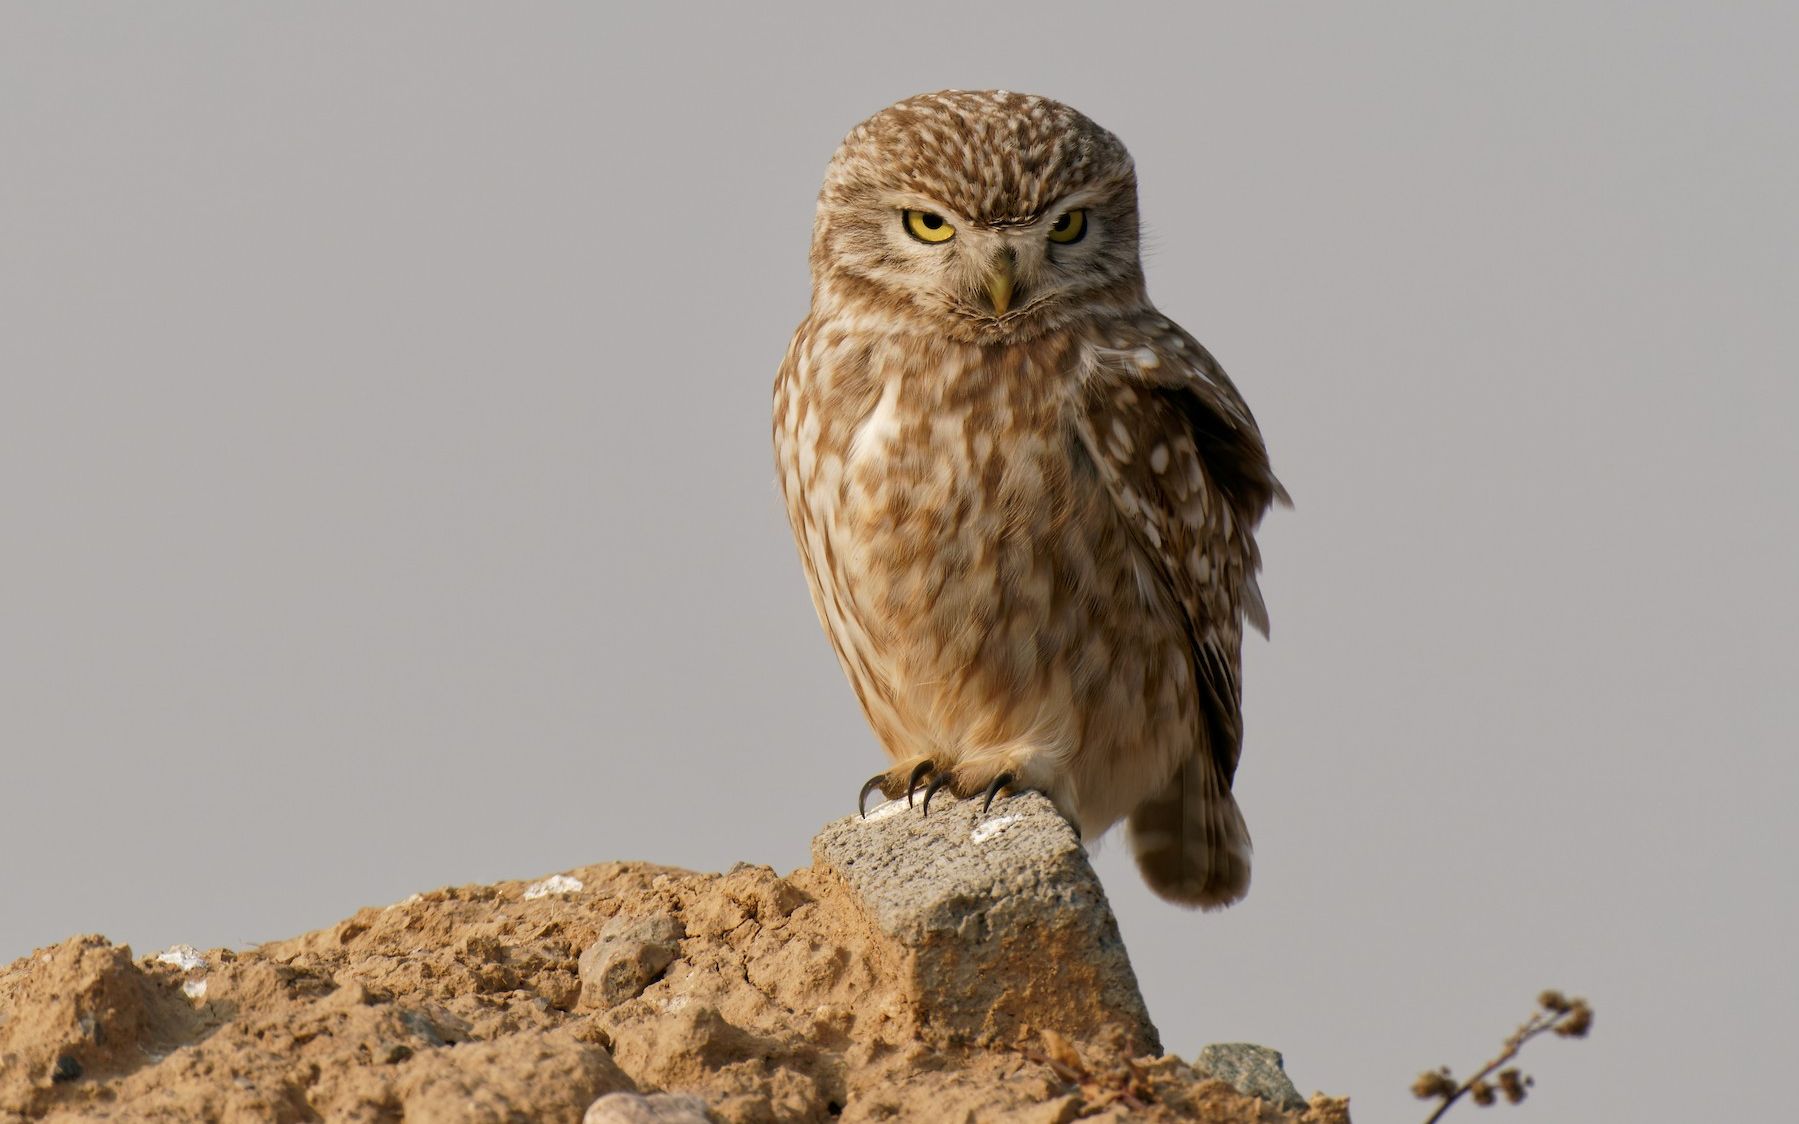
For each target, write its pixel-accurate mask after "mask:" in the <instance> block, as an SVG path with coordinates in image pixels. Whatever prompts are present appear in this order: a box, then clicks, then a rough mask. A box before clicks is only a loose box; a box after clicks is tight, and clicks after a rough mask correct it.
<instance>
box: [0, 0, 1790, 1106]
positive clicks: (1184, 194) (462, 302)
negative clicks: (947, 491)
mask: <svg viewBox="0 0 1799 1124" xmlns="http://www.w3.org/2000/svg"><path fill="white" fill-rule="evenodd" d="M1794 11H1795V9H1794V8H1793V6H1792V5H1790V4H1775V3H1770V4H1765V5H1749V4H1743V5H1731V4H1724V5H1709V4H1707V5H1700V4H1694V5H1690V6H1688V10H1686V11H1681V10H1678V9H1675V8H1672V7H1667V6H1661V5H1645V4H1640V3H1619V4H1615V5H1609V6H1595V5H1592V4H1587V5H1578V6H1569V5H1563V4H1555V5H1551V4H1537V5H1520V4H1497V3H1495V4H1490V5H1484V6H1479V5H1435V4H1424V3H1420V4H1416V5H1393V4H1357V5H1318V6H1307V7H1297V6H1288V5H1282V6H1278V7H1277V6H1274V5H1256V6H1253V7H1252V6H1249V5H1234V6H1228V7H1226V6H1208V7H1192V8H1179V9H1177V8H1175V7H1173V6H1169V7H1167V8H1161V7H1156V8H1149V7H1130V6H1122V7H1120V6H1111V7H1109V8H1108V9H1107V10H1105V11H1103V12H1102V11H1101V10H1100V9H1099V8H1098V7H1097V6H1095V7H1092V8H1087V7H1076V6H1072V5H1062V4H1049V3H1033V4H1029V5H1019V6H1014V7H1011V8H1005V9H1002V8H1001V7H998V6H994V5H979V6H976V5H964V4H954V5H940V4H936V5H934V4H927V3H908V4H905V5H900V6H898V7H895V6H891V5H883V6H879V7H869V8H866V9H844V8H841V7H838V6H836V5H829V6H826V5H820V6H817V7H812V8H800V7H791V6H784V7H767V6H756V8H755V10H753V11H752V10H751V9H750V8H749V6H744V7H742V8H736V7H733V8H732V9H729V10H727V9H724V8H720V9H717V10H714V11H711V12H707V13H702V12H699V11H697V10H692V9H688V10H676V9H674V8H673V7H664V8H663V9H661V10H658V11H656V12H654V13H652V12H649V11H647V10H646V11H642V12H637V13H628V12H623V11H619V10H616V9H613V8H610V7H602V6H600V5H597V4H596V5H583V6H575V5H535V4H525V5H511V4H508V5H499V4H494V5H485V6H470V5H462V4H445V3H430V4H422V3H421V4H408V5H393V4H384V5H378V6H377V5H365V4H338V5H330V4H308V5H265V4H248V3H230V4H225V3H220V4H204V5H203V4H157V5H138V4H132V5H127V4H118V5H88V4H75V3H57V4H35V5H27V4H9V5H7V6H5V7H4V8H0V379H3V380H4V382H3V386H0V519H3V527H4V537H3V539H0V551H3V552H4V553H3V555H0V565H3V581H0V754H3V765H4V769H3V774H0V775H3V777H4V785H5V787H4V795H3V805H0V806H3V811H4V816H3V819H0V854H3V855H4V856H5V858H4V861H3V865H0V957H12V956H16V955H21V954H23V953H25V952H27V951H28V950H30V949H31V948H32V947H33V946H35V945H42V944H48V943H51V942H54V941H56V940H59V939H61V938H63V937H65V936H68V935H70V934H72V933H76V932H81V931H89V930H99V931H104V932H105V933H107V934H108V935H110V936H111V937H113V938H114V939H117V940H122V941H129V942H131V943H132V944H133V945H134V946H135V947H136V948H137V950H138V951H140V952H148V951H153V950H155V949H157V948H160V947H162V946H165V945H168V944H170V943H172V942H176V941H183V942H188V943H192V944H197V945H202V946H206V945H221V944H225V945H229V944H244V943H250V942H255V941H260V940H266V939H273V938H277V937H282V936H287V935H291V934H294V933H297V932H299V931H302V930H304V929H307V928H311V927H315V926H321V925H327V924H330V923H331V922H333V921H335V920H336V919H338V918H339V917H341V916H343V915H346V914H348V913H349V912H350V911H352V910H354V909H355V908H357V907H359V906H362V905H366V904H379V903H383V902H388V901H392V900H395V899H398V898H402V897H404V896H406V895H407V894H409V893H411V892H413V891H415V890H421V889H426V888H429V887H432V886H434V885H439V884H444V883H457V882H471V881H483V880H492V879H500V878H512V877H529V876H538V875H542V874H545V873H548V872H551V871H555V870H559V869H564V868H567V867H570V866H574V865H577V864H582V863H587V862H593V861H599V860H605V859H614V858H643V859H651V860H656V861H660V862H666V863H673V864H680V865H687V866H692V867H696V868H706V869H717V868H722V867H727V866H729V865H730V864H731V863H732V862H734V861H736V860H739V859H746V860H751V861H755V862H764V863H770V864H773V865H774V866H775V867H777V868H779V869H787V868H790V867H794V866H799V865H803V864H804V863H805V862H806V861H807V844H808V840H809V839H810V837H811V835H812V833H813V831H814V830H815V829H816V828H817V826H818V825H820V824H821V823H822V822H824V821H825V820H826V819H828V818H831V817H835V816H838V815H841V814H843V813H844V812H845V811H846V810H848V809H849V807H850V805H851V803H852V799H853V796H854V792H855V788H856V786H857V784H858V783H859V782H860V781H861V780H862V779H863V778H864V777H865V776H867V775H868V774H869V773H870V772H872V771H873V770H874V769H875V768H876V767H877V766H878V765H879V764H880V762H881V760H882V758H881V755H880V753H879V750H878V749H877V747H876V745H875V743H874V741H873V739H872V737H871V736H870V735H869V734H868V732H867V731H866V730H865V728H864V726H863V723H862V721H861V718H860V715H859V713H858V712H857V710H856V708H855V705H854V702H853V700H852V697H851V694H850V692H849V690H848V689H847V687H846V686H845V685H844V684H843V683H842V682H841V680H840V676H839V672H838V669H837V666H836V664H835V661H834V660H833V659H832V657H831V655H830V653H829V650H828V648H827V646H826V644H825V642H824V640H823V638H822V637H821V636H820V634H819V631H818V626H817V624H816V622H815V620H814V618H813V614H812V609H811V606H810V604H809V603H808V601H807V598H806V595H805V592H804V587H803V584H802V581H801V578H800V572H799V568H798V565H797V563H796V561H795V558H794V556H793V548H792V546H791V544H790V541H789V537H788V531H787V527H786V525H785V521H784V518H783V516H782V513H781V510H780V507H779V505H778V502H777V500H776V496H775V490H774V483H773V470H772V466H771V457H770V451H769V440H768V423H767V418H768V407H769V386H770V382H771V379H772V377H773V374H774V370H775V366H776V364H777V362H778V361H779V358H780V355H781V352H782V349H783V347H784V346H785V344H786V340H787V336H788V333H789V332H790V331H791V330H792V328H793V326H794V324H795V323H796V322H797V321H798V320H799V318H800V317H801V315H802V314H803V312H804V310H805V305H806V299H807V273H806V261H805V251H806V241H807V236H808V229H809V226H810V223H811V219H812V205H813V196H814V192H815V191H816V188H817V184H818V180H819V177H820V175H821V173H822V171H823V169H824V166H825V162H826V160H827V159H828V158H829V157H830V154H831V151H832V149H833V148H834V147H835V145H836V143H837V141H838V139H839V138H840V137H841V136H842V135H843V134H844V133H845V132H846V131H847V130H848V129H849V128H850V127H851V126H852V125H854V124H855V122H856V121H857V120H859V119H860V118H862V117H863V116H865V115H867V114H869V113H871V112H873V111H874V110H877V109H879V108H880V107H881V106H883V105H885V104H887V103H888V102H891V101H894V100H896V99H898V98H900V97H902V96H905V95H908V94H911V93H914V92H917V91H921V90H929V89H934V88H939V87H944V86H1003V87H1007V88H1012V89H1022V90H1029V91H1034V92H1040V93H1045V94H1050V95H1053V96H1055V97H1058V98H1061V99H1064V100H1066V101H1069V102H1071V103H1072V104H1074V105H1076V106H1079V107H1080V108H1082V109H1083V110H1085V111H1086V112H1088V113H1089V114H1090V115H1092V116H1093V117H1095V118H1096V119H1097V120H1099V121H1100V122H1102V123H1103V124H1105V125H1107V126H1108V127H1110V128H1111V129H1113V130H1114V131H1116V132H1117V133H1118V134H1119V135H1120V136H1121V137H1122V138H1123V139H1124V140H1125V142H1126V143H1127V144H1128V145H1129V146H1130V148H1131V149H1132V151H1133V152H1134V153H1135V155H1136V158H1137V163H1138V168H1139V171H1140V174H1141V178H1142V184H1143V191H1142V198H1143V210H1144V214H1145V217H1146V220H1147V224H1148V229H1149V236H1150V241H1149V249H1150V254H1151V256H1150V257H1149V275H1150V282H1151V288H1152V292H1153V295H1154V296H1155V298H1156V300H1157V301H1158V303H1159V304H1160V305H1161V307H1162V308H1163V309H1164V310H1165V311H1166V312H1167V313H1168V314H1170V315H1171V316H1173V317H1175V318H1177V319H1178V320H1180V321H1181V322H1182V323H1183V324H1185V325H1186V326H1187V327H1188V328H1190V329H1192V330H1193V331H1194V332H1195V333H1196V334H1197V335H1199V337H1200V338H1201V339H1203V340H1205V341H1206V342H1207V343H1208V344H1209V345H1210V346H1211V347H1212V348H1213V349H1214V350H1215V351H1216V352H1217V354H1218V355H1219V356H1220V358H1221V359H1222V360H1223V361H1224V363H1225V364H1226V366H1227V367H1228V368H1229V369H1230V371H1231V372H1232V374H1233V375H1234V376H1235V377H1236V379H1237V381H1238V382H1239V384H1240V385H1241V386H1242V387H1243V389H1244V391H1245V393H1246V394H1247V396H1248V398H1249V400H1250V402H1251V403H1252V404H1253V406H1254V408H1255V410H1256V412H1257V414H1258V416H1259V417H1260V419H1261V421H1262V423H1263V428H1264V429H1265V431H1266V434H1267V438H1268V442H1269V445H1270V447H1271V449H1272V451H1273V455H1274V458H1275V463H1276V466H1277V468H1278V469H1279V471H1280V474H1281V476H1282V478H1283V479H1284V480H1285V481H1286V483H1287V484H1288V486H1289V487H1290V488H1291V489H1292V492H1293V495H1294V497H1295V499H1296V501H1297V507H1296V508H1295V509H1294V510H1293V511H1291V512H1278V513H1276V514H1275V515H1274V516H1272V517H1271V518H1270V520H1269V521H1268V523H1267V524H1266V527H1265V530H1264V535H1263V539H1262V541H1263V544H1264V548H1265V553H1266V556H1267V573H1266V577H1265V581H1264V588H1265V589H1266V591H1267V594H1268V600H1269V604H1270V606H1271V609H1272V612H1273V617H1274V642H1273V643H1272V644H1264V643H1263V642H1261V641H1260V640H1259V639H1256V640H1254V641H1252V642H1251V644H1250V645H1249V648H1248V651H1247V657H1246V658H1247V671H1246V675H1247V708H1248V717H1247V722H1248V744H1247V748H1246V752H1245V756H1244V761H1243V767H1242V771H1241V773H1240V774H1239V777H1238V791H1239V792H1240V794H1241V799H1242V803H1243V806H1244V808H1245V809H1246V811H1247V814H1248V817H1249V822H1250V825H1251V828H1252V830H1253V831H1254V834H1255V838H1256V844H1257V852H1256V873H1255V886H1254V889H1253V891H1252V893H1251V895H1250V897H1249V899H1248V901H1247V902H1245V903H1244V904H1242V905H1240V906H1238V907H1236V908H1234V909H1232V910H1230V911H1228V912H1226V913H1223V914H1217V915H1199V914H1191V913H1185V912H1182V911H1179V910H1177V909H1174V908H1172V907H1169V906H1166V905H1164V904H1162V903H1160V902H1158V901H1156V900H1155V899H1153V898H1152V897H1151V896H1150V895H1149V894H1148V893H1147V892H1146V891H1145V890H1144V889H1143V887H1142V886H1141V884H1140V883H1139V882H1138V880H1137V878H1136V876H1135V874H1134V872H1133V871H1132V869H1131V867H1130V863H1129V859H1128V856H1127V855H1126V853H1125V848H1124V847H1123V846H1122V845H1121V844H1120V843H1119V842H1118V841H1117V840H1112V841H1109V843H1108V845H1107V846H1104V847H1102V848H1101V849H1100V852H1099V854H1098V858H1097V862H1098V865H1099V868H1100V870H1101V873H1102V875H1103V877H1104V879H1105V882H1106V885H1107V888H1108V891H1109V892H1110V894H1111V896H1112V900H1113V902H1114V904H1115V906H1116V907H1117V910H1118V912H1119V916H1120V920H1121V923H1122V925H1123V928H1124V933H1125V937H1126V940H1127V942H1128V944H1129V947H1130V950H1131V952H1132V955H1133V957H1134V959H1135V962H1136V965H1137V970H1138V972H1139V974H1140V977H1141V979H1142V982H1143V986H1144V990H1145V992H1146V994H1147V996H1148V999H1149V1003H1150V1007H1151V1010H1152V1011H1153V1013H1154V1014H1155V1016H1156V1018H1157V1020H1158V1022H1159V1023H1160V1025H1161V1028H1162V1031H1163V1036H1164V1039H1165V1041H1166V1042H1167V1044H1168V1046H1169V1047H1170V1048H1171V1049H1173V1050H1176V1051H1179V1052H1181V1053H1184V1054H1187V1055H1191V1054H1192V1053H1193V1052H1194V1051H1196V1050H1197V1049H1198V1048H1199V1046H1201V1045H1202V1044H1203V1043H1205V1042H1208V1041H1216V1040H1236V1039H1248V1040H1253V1041H1259V1042H1265V1043H1268V1044H1271V1045H1274V1046H1277V1047H1279V1048H1281V1049H1283V1050H1284V1051H1285V1052H1286V1054H1287V1059H1288V1066H1289V1069H1290V1070H1291V1072H1292V1073H1293V1075H1294V1076H1295V1078H1296V1079H1297V1081H1298V1083H1299V1084H1300V1086H1301V1088H1302V1089H1304V1090H1307V1091H1309V1090H1311V1089H1315V1088H1322V1089H1326V1090H1330V1091H1334V1092H1339V1093H1348V1094H1351V1095H1352V1096H1353V1097H1354V1105H1355V1108H1356V1109H1357V1117H1358V1119H1359V1120H1361V1121H1364V1122H1375V1121H1384V1120H1405V1119H1417V1118H1421V1117H1422V1116H1423V1115H1424V1113H1423V1110H1422V1106H1419V1105H1417V1104H1416V1103H1414V1102H1412V1101H1411V1100H1410V1098H1409V1095H1408V1094H1407V1093H1406V1086H1407V1085H1408V1083H1409V1082H1410V1081H1411V1079H1412V1077H1413V1076H1414V1075H1415V1074H1416V1073H1417V1071H1419V1070H1420V1069H1422V1068H1425V1067H1426V1066H1429V1065H1434V1064H1438V1063H1442V1062H1452V1063H1455V1064H1456V1065H1457V1067H1458V1068H1461V1069H1464V1070H1465V1069H1466V1068H1468V1067H1469V1066H1470V1065H1471V1064H1472V1063H1475V1062H1477V1061H1479V1060H1480V1059H1482V1058H1484V1057H1485V1056H1487V1054H1488V1053H1490V1051H1491V1048H1492V1047H1493V1046H1495V1045H1496V1044H1497V1042H1498V1040H1499V1038H1500V1037H1501V1036H1502V1035H1503V1034H1504V1033H1505V1032H1506V1031H1507V1030H1509V1029H1510V1028H1511V1027H1512V1026H1513V1025H1514V1024H1515V1022H1516V1021H1517V1020H1519V1019H1520V1018H1522V1017H1523V1015H1524V1014H1525V1013H1526V1010H1527V1008H1528V1007H1529V1004H1530V1002H1531V1000H1532V997H1533V996H1534V995H1535V994H1536V992H1537V990H1538V989H1539V988H1540V987H1543V986H1545V985H1550V984H1554V985H1559V986H1561V987H1565V988H1567V989H1569V990H1571V991H1573V992H1575V993H1579V994H1585V995H1587V996H1589V997H1591V999H1592V1000H1593V1001H1594V1003H1595V1005H1596V1007H1597V1009H1598V1021H1597V1026H1596V1028H1595V1031H1594V1035H1593V1037H1592V1038H1591V1039H1590V1040H1588V1041H1586V1042H1580V1043H1566V1042H1560V1041H1553V1040H1552V1041H1549V1042H1547V1043H1543V1044H1541V1045H1539V1046H1537V1047H1536V1048H1534V1049H1533V1050H1532V1051H1531V1053H1530V1054H1529V1056H1528V1058H1527V1066H1526V1068H1527V1069H1529V1070H1530V1071H1531V1072H1533V1073H1535V1074H1536V1075H1537V1077H1538V1079H1539V1086H1538V1089H1537V1091H1536V1094H1535V1095H1534V1097H1533V1099H1532V1101H1531V1102H1530V1103H1529V1104H1527V1105H1526V1106H1524V1108H1523V1109H1513V1110H1506V1109H1500V1110H1496V1111H1498V1112H1501V1113H1503V1114H1504V1115H1506V1116H1507V1117H1508V1118H1514V1119H1518V1120H1542V1121H1595V1120H1631V1121H1691V1120H1698V1119H1720V1120H1721V1119H1744V1118H1749V1117H1752V1116H1758V1115H1759V1116H1762V1117H1763V1118H1770V1117H1772V1116H1777V1115H1780V1113H1778V1112H1776V1111H1775V1110H1774V1108H1773V1106H1775V1105H1776V1104H1790V1101H1788V1100H1786V1098H1787V1097H1788V1093H1787V1092H1786V1090H1785V1087H1784V1086H1785V1084H1786V1080H1785V1076H1784V1075H1785V1074H1787V1073H1788V1072H1789V1070H1788V1066H1789V1064H1790V1061H1791V1055H1790V1050H1791V1047H1792V1044H1793V1031H1792V1026H1793V1012H1794V1011H1795V1009H1799V973H1796V971H1795V967H1794V959H1795V958H1794V945H1795V937H1796V935H1799V934H1796V933H1795V925H1794V921H1795V913H1796V910H1795V902H1794V883H1795V880H1796V877H1795V876H1796V867H1799V859H1796V855H1799V829H1796V828H1795V817H1794V815H1793V803H1794V799H1795V796H1796V795H1799V792H1796V789H1799V786H1796V785H1795V780H1796V778H1799V766H1796V765H1795V752H1794V748H1795V747H1794V738H1793V730H1794V728H1795V725H1796V722H1799V709H1796V707H1795V702H1794V691H1793V684H1792V680H1793V678H1794V675H1793V672H1794V670H1795V664H1796V662H1799V661H1796V660H1795V658H1794V654H1793V645H1792V639H1791V638H1792V636H1793V634H1794V632H1795V630H1796V628H1799V597H1796V596H1795V589H1794V585H1795V574H1796V573H1799V522H1796V519H1795V516H1796V515H1799V510H1796V506H1799V505H1796V504H1795V501H1794V488H1795V484H1796V483H1799V456H1796V455H1795V439H1794V434H1793V424H1794V423H1793V417H1794V412H1795V410H1796V409H1799V391H1796V389H1795V382H1796V381H1799V380H1796V377H1795V372H1794V363H1793V356H1794V353H1795V345H1796V344H1799V338H1796V336H1799V333H1796V331H1795V320H1796V319H1799V317H1796V310H1799V266H1796V262H1799V238H1796V237H1795V205H1794V201H1795V199H1799V146H1796V145H1795V143H1794V132H1793V130H1794V120H1793V117H1794V106H1795V105H1799V79H1796V78H1795V70H1796V68H1795V67H1794V65H1793V55H1792V48H1793V43H1794V41H1795V35H1799V20H1796V19H1795V17H1794V15H1793V13H1794ZM1458 1111H1459V1112H1465V1113H1466V1114H1468V1115H1469V1116H1470V1117H1472V1116H1474V1115H1476V1113H1477V1110H1474V1109H1466V1110H1458Z"/></svg>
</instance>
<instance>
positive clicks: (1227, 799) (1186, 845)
mask: <svg viewBox="0 0 1799 1124" xmlns="http://www.w3.org/2000/svg"><path fill="white" fill-rule="evenodd" d="M1127 833H1128V836H1129V838H1130V843H1131V853H1132V854H1133V855H1135V856H1136V858H1137V869H1139V870H1141V871H1142V872H1143V880H1144V881H1145V882H1147V883H1149V888H1150V889H1152V890H1154V891H1155V892H1156V893H1157V895H1159V896H1161V897H1163V898H1166V899H1168V900H1169V901H1171V902H1174V903H1176V904H1178V905H1185V906H1197V907H1199V908H1200V909H1221V908H1223V907H1224V906H1227V905H1229V904H1231V903H1232V902H1234V901H1236V900H1238V899H1239V898H1241V897H1242V896H1243V895H1244V894H1246V893H1248V892H1249V851H1250V847H1249V825H1248V824H1245V823H1244V822H1243V813H1242V812H1240V811H1238V809H1237V800H1236V797H1234V796H1232V795H1231V789H1230V784H1229V782H1227V781H1226V780H1225V779H1224V777H1223V775H1222V774H1221V773H1220V771H1219V768H1218V763H1217V762H1216V761H1214V760H1213V758H1212V756H1211V754H1209V753H1207V752H1206V751H1205V750H1204V749H1201V750H1200V751H1199V752H1197V753H1195V754H1194V755H1193V756H1191V757H1189V758H1187V760H1186V762H1185V763H1183V764H1182V765H1181V767H1180V768H1179V769H1178V770H1176V771H1175V774H1174V776H1173V778H1171V779H1170V780H1169V782H1168V783H1167V784H1166V785H1165V786H1163V788H1162V791H1160V792H1158V793H1156V794H1155V795H1154V796H1151V797H1150V798H1149V799H1148V800H1145V801H1144V802H1143V803H1141V804H1139V805H1137V808H1136V810H1135V811H1133V812H1132V813H1131V817H1130V825H1129V828H1128V829H1127Z"/></svg>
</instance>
